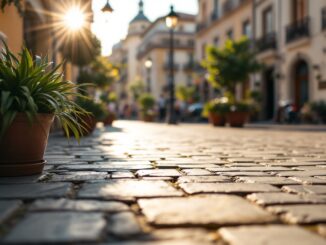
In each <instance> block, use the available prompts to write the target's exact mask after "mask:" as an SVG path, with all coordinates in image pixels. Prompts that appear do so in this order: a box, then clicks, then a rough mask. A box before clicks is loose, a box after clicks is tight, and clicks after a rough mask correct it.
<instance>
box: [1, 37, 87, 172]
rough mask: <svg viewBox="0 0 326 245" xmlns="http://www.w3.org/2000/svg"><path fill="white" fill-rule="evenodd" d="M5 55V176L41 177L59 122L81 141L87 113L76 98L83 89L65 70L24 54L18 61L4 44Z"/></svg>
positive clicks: (3, 168) (2, 69) (2, 105)
mask: <svg viewBox="0 0 326 245" xmlns="http://www.w3.org/2000/svg"><path fill="white" fill-rule="evenodd" d="M4 46H5V48H4V49H3V50H2V51H1V53H0V176H24V175H32V174H37V173H41V172H42V170H43V167H44V164H45V160H44V152H45V149H46V146H47V141H48V136H49V130H50V127H51V124H52V122H53V120H54V118H57V119H58V120H59V121H60V122H61V125H62V127H63V129H64V130H65V131H66V133H67V135H68V136H70V133H69V131H70V132H72V134H73V135H74V136H75V137H76V138H77V139H79V137H80V135H81V133H82V128H83V123H82V122H81V121H79V120H78V118H80V117H81V116H83V115H86V114H87V112H86V111H85V110H84V109H83V108H81V107H80V106H79V105H77V104H76V103H75V102H74V101H73V100H71V97H79V96H81V95H80V94H79V93H78V92H76V91H78V90H79V86H77V85H75V84H73V83H71V82H69V81H66V80H64V79H63V75H62V74H61V73H60V72H58V70H59V68H60V66H57V67H55V68H52V63H49V62H48V61H47V59H46V58H43V59H42V58H40V57H36V58H35V59H33V57H32V56H31V54H30V52H29V51H28V50H27V49H26V48H24V49H23V50H22V52H21V53H20V54H19V55H18V56H15V55H14V54H13V53H12V52H11V51H10V50H9V49H8V47H7V46H6V44H5V43H4Z"/></svg>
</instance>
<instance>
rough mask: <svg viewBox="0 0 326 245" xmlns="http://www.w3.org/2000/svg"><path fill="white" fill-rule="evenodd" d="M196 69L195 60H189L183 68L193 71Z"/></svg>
mask: <svg viewBox="0 0 326 245" xmlns="http://www.w3.org/2000/svg"><path fill="white" fill-rule="evenodd" d="M194 69H195V62H193V61H189V62H188V63H187V64H185V65H183V70H185V71H192V70H194Z"/></svg>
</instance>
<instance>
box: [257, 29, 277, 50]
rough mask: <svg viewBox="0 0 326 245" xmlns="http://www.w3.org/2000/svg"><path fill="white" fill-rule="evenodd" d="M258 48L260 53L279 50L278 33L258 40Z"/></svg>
mask: <svg viewBox="0 0 326 245" xmlns="http://www.w3.org/2000/svg"><path fill="white" fill-rule="evenodd" d="M256 48H257V50H258V52H264V51H267V50H275V49H276V48H277V42H276V33H275V32H272V33H269V34H266V35H264V36H263V37H261V38H260V39H258V40H257V41H256Z"/></svg>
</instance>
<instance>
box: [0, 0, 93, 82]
mask: <svg viewBox="0 0 326 245" xmlns="http://www.w3.org/2000/svg"><path fill="white" fill-rule="evenodd" d="M21 2H22V7H23V10H24V14H23V15H20V14H19V13H18V11H17V9H16V7H15V6H13V5H10V6H7V7H6V8H5V10H4V12H0V39H3V40H4V41H5V42H6V43H7V44H8V46H9V48H10V49H11V50H12V51H13V52H14V53H18V52H19V51H20V49H21V47H22V46H23V44H25V45H26V46H27V48H28V49H29V50H30V51H31V52H32V53H33V54H34V55H43V56H44V55H48V57H49V59H50V60H52V61H54V63H57V64H58V63H60V62H62V61H63V60H64V57H63V56H62V54H61V52H60V49H59V46H60V42H64V39H63V36H64V35H65V31H64V30H63V29H62V28H61V29H60V26H61V25H63V23H60V21H62V18H64V14H65V11H67V9H69V7H71V6H74V5H75V4H76V5H79V6H80V8H81V9H82V10H83V12H84V13H85V16H86V21H85V26H84V28H85V29H88V30H90V27H91V22H92V19H93V18H92V16H93V13H92V7H91V1H89V0H79V1H70V2H69V1H63V0H58V1H55V2H54V1H47V0H22V1H21ZM60 18H61V19H60ZM65 68H66V69H65V75H66V77H67V79H68V80H72V81H75V80H76V78H77V74H78V68H77V67H76V66H73V65H72V64H71V63H69V62H67V64H66V67H65Z"/></svg>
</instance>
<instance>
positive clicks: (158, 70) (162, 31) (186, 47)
mask: <svg viewBox="0 0 326 245" xmlns="http://www.w3.org/2000/svg"><path fill="white" fill-rule="evenodd" d="M178 15H179V22H178V25H177V27H176V28H175V30H174V74H175V85H176V87H178V86H181V85H182V86H191V85H192V84H193V78H192V75H193V71H194V69H193V68H194V33H195V17H194V16H193V15H189V14H183V13H178ZM169 48H170V30H169V29H168V27H167V26H166V23H165V17H161V18H158V19H157V20H156V21H155V22H154V23H152V24H151V25H150V26H149V27H148V28H147V30H146V31H145V33H144V34H143V35H142V41H141V44H140V45H139V47H138V54H137V59H138V67H137V69H138V74H140V77H141V78H142V80H143V81H145V82H146V87H147V89H148V90H149V91H151V93H152V94H153V95H154V97H155V98H157V99H158V98H159V97H160V96H161V95H165V94H166V92H167V85H168V80H169V50H170V49H169ZM147 60H151V61H152V67H151V68H150V69H148V68H146V67H145V62H146V61H147Z"/></svg>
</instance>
